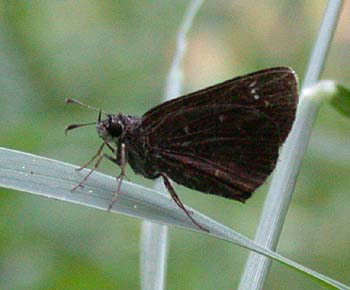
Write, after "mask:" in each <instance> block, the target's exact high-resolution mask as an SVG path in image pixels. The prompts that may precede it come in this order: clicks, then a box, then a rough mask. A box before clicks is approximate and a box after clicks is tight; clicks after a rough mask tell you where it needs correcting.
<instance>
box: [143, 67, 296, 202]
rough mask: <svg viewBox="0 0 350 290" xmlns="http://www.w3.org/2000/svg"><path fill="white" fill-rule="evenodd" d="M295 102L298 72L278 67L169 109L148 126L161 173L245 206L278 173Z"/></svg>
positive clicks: (148, 118)
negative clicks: (263, 184) (243, 202)
mask: <svg viewBox="0 0 350 290" xmlns="http://www.w3.org/2000/svg"><path fill="white" fill-rule="evenodd" d="M296 103H297V85H296V79H295V76H294V73H293V72H292V71H291V70H290V69H288V68H275V69H269V70H264V71H260V72H256V73H253V74H251V75H247V76H245V77H239V78H236V79H233V80H230V81H226V82H224V83H222V84H219V85H217V86H213V87H210V88H208V89H204V90H202V91H199V92H196V93H192V94H190V95H187V96H185V97H182V98H178V99H175V100H173V101H170V102H166V103H163V104H161V105H160V106H158V107H156V108H154V109H152V110H150V111H149V112H147V113H146V114H145V115H144V117H143V121H142V123H141V126H142V127H143V130H144V132H145V135H146V136H147V140H148V145H149V146H150V148H151V152H152V155H153V157H154V160H155V163H156V164H155V165H156V166H157V167H158V169H159V171H160V172H163V173H165V174H166V175H168V176H169V177H170V178H171V179H173V180H174V181H175V182H177V183H179V184H182V185H185V186H187V187H190V188H193V189H196V190H199V191H203V192H208V193H212V194H217V195H222V196H225V197H228V198H233V199H237V200H241V201H244V200H245V199H247V198H248V197H249V196H250V195H251V193H252V192H253V191H254V190H255V189H256V188H257V187H258V186H259V185H261V184H262V183H263V182H264V181H265V179H266V177H267V176H268V175H269V174H270V173H271V171H272V170H273V168H274V166H275V164H276V161H277V158H278V147H279V145H280V144H281V143H282V142H283V141H284V140H285V138H286V136H287V135H288V133H289V130H290V128H291V125H292V122H293V120H294V116H295V108H296Z"/></svg>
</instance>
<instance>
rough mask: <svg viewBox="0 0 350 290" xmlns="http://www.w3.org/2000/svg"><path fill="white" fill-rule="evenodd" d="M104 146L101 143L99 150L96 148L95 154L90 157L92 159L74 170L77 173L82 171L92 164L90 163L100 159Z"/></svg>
mask: <svg viewBox="0 0 350 290" xmlns="http://www.w3.org/2000/svg"><path fill="white" fill-rule="evenodd" d="M105 145H106V143H104V142H103V143H102V144H101V146H100V148H98V150H97V152H96V154H95V155H94V156H92V158H91V159H90V160H89V161H88V162H86V163H85V164H83V165H82V166H80V167H79V168H77V169H76V170H77V171H81V170H83V169H84V168H86V167H88V166H89V165H90V164H91V163H92V161H94V160H95V159H96V158H97V157H100V156H101V152H102V149H103V147H104V146H105Z"/></svg>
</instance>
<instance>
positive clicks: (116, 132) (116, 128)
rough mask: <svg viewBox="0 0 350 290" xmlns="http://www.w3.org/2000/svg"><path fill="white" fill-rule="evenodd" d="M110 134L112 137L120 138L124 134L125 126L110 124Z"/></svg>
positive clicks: (108, 129)
mask: <svg viewBox="0 0 350 290" xmlns="http://www.w3.org/2000/svg"><path fill="white" fill-rule="evenodd" d="M107 131H108V133H109V134H110V135H111V136H112V137H119V136H120V135H121V134H122V132H123V125H122V124H120V123H119V122H118V123H114V122H113V123H112V122H111V123H110V124H109V126H108V128H107Z"/></svg>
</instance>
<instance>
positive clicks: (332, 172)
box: [0, 0, 350, 289]
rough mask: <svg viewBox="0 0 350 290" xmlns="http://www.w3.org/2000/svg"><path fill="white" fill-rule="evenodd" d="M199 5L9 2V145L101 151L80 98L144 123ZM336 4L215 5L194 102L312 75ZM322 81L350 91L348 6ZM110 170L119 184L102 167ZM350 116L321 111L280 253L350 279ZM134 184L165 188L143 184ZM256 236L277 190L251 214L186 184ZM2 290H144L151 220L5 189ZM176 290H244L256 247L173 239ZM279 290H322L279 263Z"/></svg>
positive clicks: (4, 30)
mask: <svg viewBox="0 0 350 290" xmlns="http://www.w3.org/2000/svg"><path fill="white" fill-rule="evenodd" d="M188 3H189V2H188V1H184V0H182V1H170V0H167V1H92V0H91V1H90V0H89V1H19V0H18V1H0V108H1V120H0V123H1V126H0V140H1V143H0V145H1V146H3V147H8V148H12V149H16V150H22V151H25V152H30V153H33V154H38V155H43V156H47V157H49V158H54V159H58V160H62V161H66V162H71V163H74V164H78V165H81V164H83V163H84V162H86V161H87V160H88V159H89V158H90V157H91V156H92V155H93V153H94V152H95V150H96V149H97V146H98V145H99V144H100V141H99V140H98V138H97V137H96V133H95V130H94V129H93V128H91V127H89V128H84V129H81V130H77V131H74V132H72V133H71V134H69V136H68V137H65V136H64V132H63V130H64V127H65V126H66V125H67V124H70V123H76V122H78V123H79V122H88V121H94V120H95V119H96V114H95V113H94V112H90V111H86V110H84V109H81V108H79V107H76V106H66V105H65V104H64V98H65V97H75V98H79V99H81V100H83V101H85V102H87V103H88V104H91V105H93V106H96V107H99V108H102V109H104V110H106V111H109V112H111V113H113V112H124V113H129V114H134V115H141V114H143V113H144V112H145V111H146V110H148V109H150V108H151V107H152V106H154V105H156V104H158V103H160V102H161V100H162V95H163V90H164V84H165V79H166V74H167V72H168V69H169V66H170V63H171V60H172V56H173V53H174V46H175V38H176V31H177V29H178V27H179V24H180V22H181V20H182V17H183V14H184V11H185V9H186V7H187V4H188ZM325 5H326V1H319V0H312V1H278V0H275V1H273V0H269V1H252V0H249V1H223V0H221V1H207V2H205V4H204V5H203V7H202V8H201V10H200V11H199V14H198V16H197V18H196V19H195V23H194V27H193V29H192V30H191V32H190V34H189V45H188V52H187V54H186V57H185V63H184V69H185V80H184V90H183V93H187V92H191V91H193V90H196V89H200V88H203V87H205V86H208V85H212V84H215V83H216V82H221V81H223V80H225V79H229V78H232V77H233V76H237V75H240V74H243V73H247V72H250V71H254V70H257V69H262V68H266V67H271V66H279V65H287V66H292V67H293V68H294V69H295V70H296V71H297V73H298V74H299V77H300V80H302V79H303V75H304V71H305V68H306V65H307V62H308V58H309V55H310V50H311V48H312V46H313V43H314V40H315V37H316V34H317V31H318V27H319V23H320V20H321V18H322V15H323V10H324V8H325ZM346 5H347V7H344V10H343V13H342V17H341V21H340V23H339V25H338V29H337V32H336V35H335V38H334V43H333V45H332V48H331V50H330V54H329V57H328V60H327V63H326V66H325V71H324V74H323V76H322V78H324V79H325V78H329V79H336V80H339V81H340V82H342V83H343V84H345V85H347V86H348V87H349V86H350V63H349V59H350V49H349V44H350V31H349V30H350V23H349V22H350V21H349V17H348V15H347V13H345V12H347V11H349V1H347V4H346ZM100 170H101V171H103V172H105V173H108V174H111V175H117V174H118V173H119V169H116V168H115V167H114V166H111V165H110V164H108V162H107V163H103V164H102V166H101V167H100ZM349 172H350V120H347V119H345V118H344V117H343V116H342V115H340V114H338V113H337V112H335V111H334V110H333V109H332V108H331V107H329V106H328V105H325V106H323V107H322V109H321V110H320V113H319V115H318V118H317V121H316V124H315V126H314V131H313V134H312V139H311V143H310V146H309V147H308V150H307V154H306V157H305V159H304V161H303V166H302V169H301V172H300V175H299V179H298V183H297V186H296V191H295V195H294V197H293V200H292V203H291V208H290V210H289V212H288V216H287V220H286V223H285V226H284V229H283V233H282V236H281V239H280V243H279V246H278V252H280V253H282V254H283V255H285V256H287V257H289V258H291V259H294V260H296V261H298V262H300V263H302V264H304V265H306V266H308V267H310V268H312V269H315V270H317V271H320V272H322V273H324V274H327V275H330V276H331V277H333V278H335V279H338V280H340V281H342V282H344V283H348V284H349V283H350V278H349V274H348V273H349V271H350V262H349V260H350V251H349V249H350V242H349V240H350V227H349V220H350V210H349V206H350V195H349V191H350V179H349ZM128 176H129V177H130V178H131V180H132V181H133V182H135V183H140V184H144V185H147V186H152V182H150V181H148V180H145V179H143V178H142V177H139V176H135V175H133V174H132V171H131V169H130V168H128ZM176 188H177V190H178V193H179V195H180V196H181V198H182V200H183V201H184V202H186V203H187V204H189V205H190V206H192V207H194V208H196V209H198V210H200V211H202V212H203V213H205V214H207V215H209V216H210V217H213V218H214V219H217V220H219V221H221V222H223V223H224V224H226V225H228V226H230V227H233V228H234V229H236V230H238V231H240V232H242V233H243V234H245V235H247V236H249V237H253V236H254V231H255V228H256V225H257V221H258V218H259V214H260V211H261V208H262V204H263V201H264V197H265V194H266V190H267V188H268V185H264V186H263V187H261V188H260V189H259V190H258V191H257V192H256V193H255V195H254V197H253V198H252V199H251V200H249V201H248V202H247V203H246V204H245V205H243V204H240V203H237V202H234V201H231V200H227V199H223V198H220V197H216V196H209V195H204V194H201V193H198V192H194V191H190V190H188V189H186V188H184V187H180V186H177V187H176ZM0 192H1V194H0V217H1V219H0V273H1V274H0V289H138V288H139V287H140V284H139V238H140V224H141V223H140V221H139V220H136V219H132V218H129V217H125V216H121V215H119V216H118V215H112V214H108V213H107V212H101V211H97V210H94V209H89V208H85V207H81V206H77V205H72V204H67V203H64V202H58V201H54V200H48V199H43V198H39V197H36V196H33V195H30V194H25V193H20V192H15V191H11V190H5V189H2V188H1V189H0ZM170 246H171V247H170V251H169V265H168V282H167V286H168V287H167V289H234V288H236V287H237V284H238V282H239V278H240V275H241V273H242V269H243V267H244V264H245V260H246V257H247V254H248V252H247V250H245V249H241V248H238V247H236V246H233V245H231V244H229V243H227V242H224V241H221V240H217V239H214V238H211V237H207V236H205V235H200V234H195V233H191V232H187V231H184V230H180V229H175V228H171V229H170ZM265 286H266V289H319V285H317V284H315V283H314V282H312V281H310V280H308V279H305V278H304V277H303V276H302V275H300V274H298V273H296V272H294V271H292V270H290V269H288V268H286V267H284V266H281V265H279V264H277V263H276V262H274V263H273V266H272V270H271V272H270V275H269V279H268V282H267V284H266V285H265Z"/></svg>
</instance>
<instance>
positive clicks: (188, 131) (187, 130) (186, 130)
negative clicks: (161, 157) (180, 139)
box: [184, 126, 190, 134]
mask: <svg viewBox="0 0 350 290" xmlns="http://www.w3.org/2000/svg"><path fill="white" fill-rule="evenodd" d="M184 131H185V133H186V134H188V133H190V127H188V126H185V127H184Z"/></svg>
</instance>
